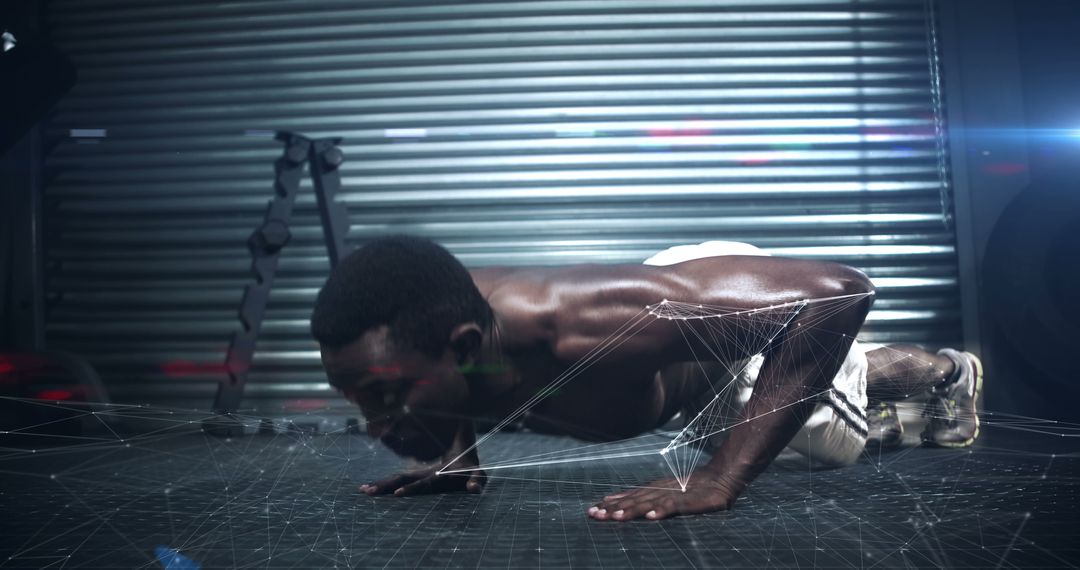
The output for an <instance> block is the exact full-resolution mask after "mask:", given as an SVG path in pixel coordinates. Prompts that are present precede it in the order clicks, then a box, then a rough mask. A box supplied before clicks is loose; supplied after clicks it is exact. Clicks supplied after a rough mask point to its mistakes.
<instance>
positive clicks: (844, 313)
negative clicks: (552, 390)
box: [589, 265, 873, 520]
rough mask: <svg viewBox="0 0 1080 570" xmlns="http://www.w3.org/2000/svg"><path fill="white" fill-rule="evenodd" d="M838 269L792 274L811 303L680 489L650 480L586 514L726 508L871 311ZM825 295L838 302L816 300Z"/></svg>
mask: <svg viewBox="0 0 1080 570" xmlns="http://www.w3.org/2000/svg"><path fill="white" fill-rule="evenodd" d="M838 267H840V266H828V265H823V266H821V267H820V270H819V271H818V272H817V273H816V274H814V273H807V272H805V271H804V272H801V273H798V272H796V273H792V274H791V279H790V281H789V285H788V290H789V291H791V290H798V289H799V288H801V289H802V291H801V294H802V295H804V298H806V299H808V300H810V302H809V303H808V304H807V305H805V306H804V307H803V308H802V309H801V310H800V312H799V313H798V314H797V315H796V316H795V317H794V318H793V319H792V320H791V322H790V323H788V325H787V326H786V327H785V328H784V330H783V331H782V332H781V333H780V334H779V335H778V336H777V337H776V338H775V339H774V340H773V342H771V343H770V346H769V348H768V349H767V350H766V351H765V356H766V358H765V364H764V365H763V367H762V370H761V373H760V375H759V377H758V380H757V383H756V384H755V387H754V391H753V394H752V395H751V398H750V401H749V402H748V403H747V405H746V406H745V407H744V408H743V410H742V412H741V417H740V421H738V422H737V423H736V425H735V427H734V428H733V429H732V430H731V432H730V434H729V436H728V438H727V439H726V440H725V441H724V443H723V444H721V446H720V448H719V449H718V450H717V451H716V452H715V453H714V455H713V458H712V460H711V461H710V462H709V463H708V464H707V465H706V466H704V467H703V468H701V469H699V470H698V471H696V472H695V473H693V474H692V475H691V477H690V480H689V482H688V483H687V485H686V487H685V489H682V488H681V484H679V483H678V482H676V481H674V480H670V481H659V482H654V483H651V484H649V485H647V486H646V488H643V489H637V490H633V491H629V492H626V493H620V494H616V495H611V496H609V497H607V498H605V500H604V501H601V502H600V503H598V504H597V505H596V506H594V507H592V508H591V509H590V510H589V514H590V515H591V516H593V517H594V518H598V519H615V520H630V519H633V518H639V517H646V518H650V519H662V518H666V517H669V516H673V515H677V514H690V513H701V512H708V511H713V510H721V509H727V508H730V507H731V505H732V504H733V503H734V502H735V500H736V499H737V498H738V497H739V495H741V494H742V492H743V491H744V490H745V489H746V487H747V486H748V485H749V484H750V483H751V482H752V481H753V480H754V479H755V478H756V477H757V476H758V475H759V474H760V473H761V472H762V471H764V470H765V468H766V467H768V465H769V464H770V463H771V462H772V461H773V459H775V458H776V456H777V455H778V454H779V453H780V451H781V450H782V449H783V448H784V447H785V446H786V445H787V444H788V443H789V442H790V441H791V439H792V437H794V435H795V434H796V432H798V430H799V428H800V427H801V426H802V425H803V423H804V422H805V420H806V418H807V417H809V415H810V413H811V412H812V411H813V408H814V406H815V404H816V401H815V396H816V395H818V394H820V393H822V392H824V391H825V390H827V389H828V388H829V385H830V382H831V380H832V377H833V376H834V375H835V374H836V372H837V370H839V368H840V366H841V364H842V362H843V359H844V357H845V356H846V354H847V350H848V349H849V347H850V345H851V341H852V339H853V338H854V337H855V335H856V334H857V332H858V330H859V328H860V327H861V325H862V322H863V320H864V319H865V317H866V314H867V312H868V311H869V309H870V305H871V304H872V301H873V285H872V284H871V283H870V281H869V280H868V279H867V278H866V277H865V275H863V274H862V273H860V272H858V271H856V270H853V269H846V268H845V269H837V268H838ZM804 269H805V268H804ZM762 293H765V294H767V293H768V291H764V292H763V291H754V290H750V291H748V292H747V293H746V296H747V297H754V296H755V295H759V294H762ZM830 298H837V300H835V301H823V302H822V301H816V300H818V299H830ZM657 487H661V488H662V489H657ZM665 487H666V488H670V489H672V491H668V490H666V489H663V488H665ZM680 491H682V492H680Z"/></svg>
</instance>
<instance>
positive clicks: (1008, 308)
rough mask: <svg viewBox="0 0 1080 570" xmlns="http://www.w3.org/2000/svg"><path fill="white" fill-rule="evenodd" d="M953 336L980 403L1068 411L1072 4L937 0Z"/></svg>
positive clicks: (1078, 11) (1074, 191)
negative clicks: (954, 264) (968, 361)
mask: <svg viewBox="0 0 1080 570" xmlns="http://www.w3.org/2000/svg"><path fill="white" fill-rule="evenodd" d="M940 10H941V23H942V26H941V32H942V34H941V35H942V41H943V48H944V49H943V54H944V69H945V76H946V90H945V91H946V98H947V99H948V101H949V102H948V113H949V118H950V123H951V127H950V138H951V142H952V147H951V150H952V154H953V156H952V165H953V174H954V182H955V191H956V215H957V228H958V236H957V239H958V252H959V255H960V271H961V275H963V276H965V279H963V280H962V289H963V298H964V305H965V307H964V320H965V338H966V339H967V341H968V344H969V346H971V347H972V348H974V349H976V350H979V351H980V352H981V353H982V354H983V356H984V362H985V364H986V365H987V378H988V380H989V384H988V386H987V407H988V408H989V409H991V410H996V411H1005V412H1013V413H1019V414H1025V415H1030V416H1036V417H1042V418H1055V419H1076V418H1078V417H1080V414H1078V412H1077V407H1076V406H1075V402H1077V400H1078V399H1080V387H1078V386H1080V383H1078V382H1077V374H1076V372H1074V367H1072V366H1071V365H1070V364H1069V360H1070V355H1071V354H1072V351H1073V350H1075V341H1076V340H1077V338H1080V331H1078V329H1077V326H1076V324H1075V323H1076V322H1077V318H1078V317H1080V315H1078V312H1077V308H1076V307H1077V304H1076V301H1075V300H1074V295H1075V292H1076V290H1077V287H1076V283H1077V278H1078V275H1077V263H1078V262H1077V259H1078V258H1080V254H1078V253H1077V243H1078V242H1080V239H1078V237H1077V235H1076V233H1075V230H1076V228H1080V208H1078V206H1077V198H1078V196H1080V184H1078V182H1077V181H1078V180H1080V136H1078V135H1080V97H1078V96H1080V2H1075V1H1073V0H1017V1H1012V0H986V1H980V2H971V1H963V0H952V1H948V2H942V3H941V4H940Z"/></svg>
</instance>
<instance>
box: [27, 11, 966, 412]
mask: <svg viewBox="0 0 1080 570" xmlns="http://www.w3.org/2000/svg"><path fill="white" fill-rule="evenodd" d="M50 10H51V15H50V17H51V24H52V25H53V27H54V35H55V38H56V40H57V43H58V44H59V45H60V46H61V48H62V49H64V50H65V51H66V53H68V54H70V55H71V56H72V58H73V59H74V60H75V61H76V64H77V65H78V67H79V68H80V80H79V84H78V85H77V87H76V88H75V90H74V91H73V92H72V93H71V94H70V95H69V96H68V97H67V98H66V99H65V100H64V101H63V102H62V103H61V105H60V107H59V109H58V110H57V112H56V113H55V116H54V117H53V119H52V120H51V122H50V124H49V126H48V139H49V148H48V155H47V166H48V169H49V181H48V185H47V189H46V198H47V200H48V203H49V204H50V209H49V212H48V215H47V219H46V224H47V225H46V228H47V231H48V242H47V247H48V249H47V255H48V260H49V286H48V287H49V294H50V295H51V297H52V308H51V311H50V313H49V316H48V337H49V341H50V343H51V344H52V346H55V347H58V348H59V347H62V348H66V349H69V350H73V351H76V352H79V353H81V354H85V355H87V356H88V357H89V358H90V359H91V360H92V361H93V363H94V364H95V365H97V366H98V367H99V369H100V371H101V373H102V376H103V377H104V378H105V380H106V382H107V383H108V384H109V386H110V387H111V389H112V391H113V393H114V396H115V398H116V399H117V400H119V401H125V402H152V403H157V404H165V405H168V404H172V405H180V404H181V403H184V404H187V403H190V404H191V405H198V406H200V407H204V408H205V407H208V406H209V405H210V401H211V399H212V395H213V388H214V384H215V383H216V382H217V381H218V380H220V379H222V378H223V377H224V375H223V374H221V373H220V363H221V362H222V360H223V357H224V352H225V349H226V347H227V343H228V340H229V338H230V336H231V333H232V331H234V330H235V329H236V328H237V327H238V326H239V324H238V321H237V320H236V316H235V315H236V308H237V306H238V304H239V301H240V296H241V293H242V290H243V286H244V285H245V284H246V283H247V282H248V279H249V277H248V273H247V272H248V268H249V263H250V262H249V257H248V253H247V250H246V247H245V240H246V238H247V236H248V235H249V234H250V232H251V230H252V229H253V228H254V227H255V226H256V225H257V224H258V223H259V222H260V221H261V219H262V215H263V210H264V207H265V204H266V203H267V201H268V200H269V199H270V196H271V181H272V177H273V170H272V162H273V160H274V159H275V158H276V157H277V156H279V155H280V153H281V148H280V146H279V144H278V143H276V142H274V141H273V140H272V139H271V138H270V136H268V134H267V133H268V132H269V131H272V130H275V129H281V130H294V131H299V132H302V133H304V134H307V135H309V136H313V137H320V136H343V137H345V143H344V145H343V149H344V150H345V153H346V157H347V158H346V163H345V165H344V167H343V171H342V174H343V185H344V187H345V192H344V193H343V195H342V196H340V199H341V200H342V201H344V202H346V203H347V204H348V207H349V210H350V216H351V222H352V226H351V233H350V236H349V241H350V243H351V244H354V245H355V244H360V243H362V242H363V241H364V240H366V239H369V238H370V237H372V236H376V235H380V234H384V233H388V232H407V233H415V234H421V235H425V236H429V237H431V238H433V239H435V240H436V241H438V242H440V243H442V244H444V245H446V246H447V247H448V248H449V249H450V250H451V251H453V252H454V253H455V254H457V255H458V256H459V257H460V258H461V259H462V260H463V261H464V262H465V263H466V264H467V265H470V266H482V265H495V264H515V265H516V264H521V265H525V264H563V263H577V262H611V263H616V262H640V261H641V260H642V259H644V258H645V257H647V256H648V255H650V254H652V253H654V252H655V251H657V250H660V249H663V248H665V247H668V246H671V245H675V244H679V243H690V242H700V241H705V240H710V239H727V240H739V241H747V242H750V243H753V244H755V245H758V246H760V247H763V248H765V249H766V250H768V251H770V252H771V253H773V254H774V255H784V256H792V257H801V258H813V259H829V260H835V261H840V262H844V263H848V264H851V265H854V266H857V267H859V268H862V269H863V270H865V271H866V272H867V273H868V274H869V275H870V276H871V277H872V278H873V279H874V281H875V283H876V284H877V285H878V287H879V298H878V301H877V304H876V306H875V310H874V312H873V313H872V314H871V315H870V317H869V320H868V324H867V327H866V330H865V334H864V336H865V337H866V338H868V339H871V340H875V341H915V342H924V343H928V344H930V345H931V346H936V345H942V344H948V343H957V342H958V341H959V340H960V339H959V336H960V327H959V309H958V298H959V295H958V290H957V283H956V280H957V275H956V261H955V251H954V232H953V229H952V227H951V225H950V221H949V210H950V208H951V206H950V205H949V191H948V187H947V174H948V173H947V168H946V166H947V161H946V157H945V156H943V154H942V153H943V150H942V149H943V146H942V141H941V139H940V133H941V128H940V127H941V120H942V117H941V115H940V101H938V100H937V89H936V71H935V70H936V59H935V57H934V53H935V49H934V29H933V26H932V19H931V18H930V11H929V10H928V8H927V2H925V1H924V0H852V1H830V0H784V1H780V0H665V1H663V2H657V1H655V0H605V1H602V0H567V1H542V0H541V1H537V0H528V1H509V2H446V1H417V2H375V1H368V2H363V1H356V0H349V1H334V0H327V1H323V2H319V3H313V2H309V1H308V0H272V1H271V0H244V1H233V2H210V1H188V2H183V3H159V4H151V3H146V2H142V1H134V0H55V1H54V2H52V3H51V7H50ZM316 221H317V211H316V209H315V201H314V195H313V193H312V192H311V188H310V184H309V183H308V182H307V181H305V185H304V189H303V191H302V193H301V196H300V199H299V200H298V204H297V210H296V215H295V216H294V225H293V241H292V243H291V244H290V245H289V247H287V248H286V250H285V253H284V254H283V257H282V264H281V269H280V271H279V272H278V277H277V280H276V282H275V289H274V293H273V296H272V301H271V306H270V309H269V312H268V316H267V320H266V322H265V324H264V329H263V331H264V332H263V335H262V336H261V339H260V344H259V351H258V353H257V355H256V362H255V369H254V370H253V372H252V375H251V378H250V381H249V384H248V390H247V394H248V395H249V398H248V399H247V402H248V403H247V404H245V407H254V406H263V407H266V406H270V407H272V406H273V405H277V404H276V402H279V401H287V400H290V399H295V398H300V397H321V396H329V395H330V391H329V389H328V387H327V386H326V384H325V379H324V377H323V375H322V373H321V369H320V367H319V365H318V353H317V349H316V346H315V345H314V343H313V342H312V341H311V340H310V339H309V338H308V336H307V326H308V322H307V318H308V316H309V314H310V310H311V305H312V303H313V301H314V296H315V294H316V292H317V290H318V287H319V286H320V285H321V283H322V281H323V280H324V279H325V277H326V274H327V271H328V264H327V261H326V255H325V248H324V247H323V246H322V242H321V234H320V231H319V229H318V227H317V226H316V225H315V224H316Z"/></svg>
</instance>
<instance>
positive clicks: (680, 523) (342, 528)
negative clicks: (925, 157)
mask: <svg viewBox="0 0 1080 570" xmlns="http://www.w3.org/2000/svg"><path fill="white" fill-rule="evenodd" d="M1021 425H1022V426H1025V427H1023V428H1022V429H1021V428H1019V427H1018V426H1021ZM1030 427H1031V425H1030V424H1026V423H1025V424H1020V423H1016V422H1012V423H1010V422H1003V423H1001V424H1000V427H996V428H995V427H987V428H985V429H984V437H983V438H982V439H980V441H979V443H978V445H977V446H976V447H975V448H974V449H973V450H970V451H969V450H963V451H954V450H932V449H925V448H920V447H914V446H908V447H906V448H904V449H901V450H899V451H896V452H892V453H888V454H882V455H880V456H878V455H874V456H866V457H864V458H863V460H862V461H861V462H860V463H859V464H858V465H855V466H853V467H849V468H844V469H835V470H815V471H810V470H809V469H808V468H807V465H806V463H805V461H803V460H801V459H800V458H798V457H797V456H794V455H783V456H781V459H780V460H779V461H778V462H777V463H776V464H774V465H773V467H771V468H770V469H769V471H768V472H766V473H765V474H764V475H763V476H762V477H761V478H760V479H759V480H758V481H757V482H756V483H755V484H754V485H753V486H752V487H751V489H750V490H749V492H748V493H747V494H746V495H745V496H744V497H743V498H742V499H741V500H740V501H739V503H738V504H737V505H736V508H735V510H733V511H731V512H728V513H715V514H709V515H703V516H693V517H681V518H675V519H670V520H667V521H662V522H651V521H640V522H632V523H613V522H598V521H592V520H590V519H588V518H587V517H586V516H585V513H584V511H585V509H586V508H587V507H588V506H590V505H591V504H592V502H593V501H595V500H596V499H598V498H599V497H601V496H603V495H604V494H608V493H610V492H612V491H614V490H618V489H622V488H625V487H628V486H632V485H635V484H641V483H645V482H647V481H649V480H650V479H651V478H655V477H660V476H667V475H668V474H669V473H668V471H667V469H666V468H665V467H664V465H663V463H662V462H661V461H660V460H659V457H656V458H654V457H638V458H633V459H624V460H618V461H603V462H595V463H567V464H555V465H544V466H534V467H526V468H517V469H511V470H506V471H501V472H499V473H498V475H499V476H498V477H497V478H494V479H492V480H491V481H490V482H489V484H488V487H487V489H486V491H485V492H484V493H483V494H482V495H467V494H447V495H435V496H424V497H414V498H386V497H384V498H371V497H367V496H364V495H361V494H359V493H358V492H357V490H356V487H357V485H358V484H359V483H363V482H367V481H369V480H370V479H372V478H375V477H378V476H380V475H383V474H386V473H389V472H392V471H394V470H395V469H398V468H400V467H401V466H402V464H401V462H400V461H399V460H398V459H397V458H395V457H394V456H393V455H392V454H390V453H389V452H388V451H386V450H384V449H382V448H381V447H380V446H377V445H373V443H372V441H371V440H370V439H368V438H367V437H366V436H363V435H315V436H310V435H304V434H300V433H286V434H281V435H261V436H260V435H247V436H243V437H238V438H234V439H230V440H226V439H218V438H214V437H211V436H206V435H202V434H191V433H186V434H174V433H171V432H169V431H165V432H158V433H151V434H146V435H142V436H137V437H130V438H125V440H124V441H122V442H121V441H120V440H119V439H117V440H114V441H106V442H90V443H80V444H79V445H75V446H63V447H48V448H42V449H38V450H31V449H12V448H7V449H4V450H3V451H2V452H0V471H2V474H0V514H2V516H0V554H2V556H0V568H162V567H166V565H168V567H169V568H197V567H201V568H225V567H229V568H248V567H251V568H323V567H325V568H337V567H350V568H352V567H359V568H384V567H387V568H398V567H431V568H443V567H483V568H508V567H514V568H517V567H576V568H623V567H635V568H684V567H697V568H706V567H730V568H777V567H796V568H812V567H818V568H912V567H918V568H923V567H951V568H995V567H1001V568H1016V567H1037V568H1052V567H1065V568H1073V567H1076V565H1077V564H1078V561H1080V544H1078V542H1080V541H1077V540H1076V539H1077V537H1078V536H1080V534H1078V531H1077V526H1076V522H1077V521H1080V517H1078V516H1077V515H1076V513H1077V512H1080V478H1078V476H1080V469H1078V467H1080V459H1078V458H1080V455H1078V454H1077V453H1076V451H1077V449H1078V448H1080V442H1076V441H1075V440H1074V439H1072V438H1068V437H1061V436H1058V435H1054V434H1053V430H1052V429H1051V428H1052V425H1045V424H1044V425H1039V426H1037V429H1035V431H1036V432H1045V433H1033V432H1032V431H1029V430H1028V428H1030ZM571 445H576V444H575V443H573V442H570V441H568V440H564V439H561V438H554V437H548V436H540V435H535V434H529V433H512V434H502V435H497V436H495V437H494V438H493V439H492V440H491V442H490V445H486V446H485V448H484V449H486V450H487V453H489V454H493V455H495V456H498V455H505V456H509V455H510V454H513V453H521V454H525V453H529V454H531V453H540V452H543V451H546V450H554V449H560V448H566V447H569V446H571Z"/></svg>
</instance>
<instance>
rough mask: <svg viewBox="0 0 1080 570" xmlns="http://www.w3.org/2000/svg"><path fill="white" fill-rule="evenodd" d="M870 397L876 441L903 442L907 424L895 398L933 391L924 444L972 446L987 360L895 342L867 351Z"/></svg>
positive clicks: (945, 350) (977, 429)
mask: <svg viewBox="0 0 1080 570" xmlns="http://www.w3.org/2000/svg"><path fill="white" fill-rule="evenodd" d="M866 357H867V361H868V363H869V368H868V370H867V378H866V388H867V389H866V391H867V397H868V399H869V401H870V412H869V416H870V419H871V423H872V425H871V437H870V441H871V442H872V443H876V444H877V445H886V446H889V445H898V444H899V436H900V434H902V433H903V428H902V426H901V425H900V423H899V418H897V417H896V408H895V406H892V404H891V402H895V401H899V400H903V399H905V398H909V397H912V396H916V395H919V394H924V393H929V395H930V399H929V400H928V401H927V403H926V408H925V409H924V411H923V415H924V416H925V417H927V419H928V420H929V422H928V424H927V426H926V429H925V430H923V433H922V441H923V443H924V444H928V445H937V446H943V447H966V446H968V445H971V444H972V443H973V442H974V441H975V438H976V437H978V435H979V418H978V408H977V401H978V398H979V393H980V391H981V390H982V363H981V362H979V359H978V358H977V357H976V356H975V355H973V354H970V353H967V352H960V351H956V350H953V349H948V348H946V349H942V350H941V351H940V352H938V353H937V354H934V353H930V352H927V351H925V350H923V349H922V348H919V347H917V346H914V345H890V346H886V347H882V348H879V349H876V350H873V351H870V352H868V353H867V354H866Z"/></svg>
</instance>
